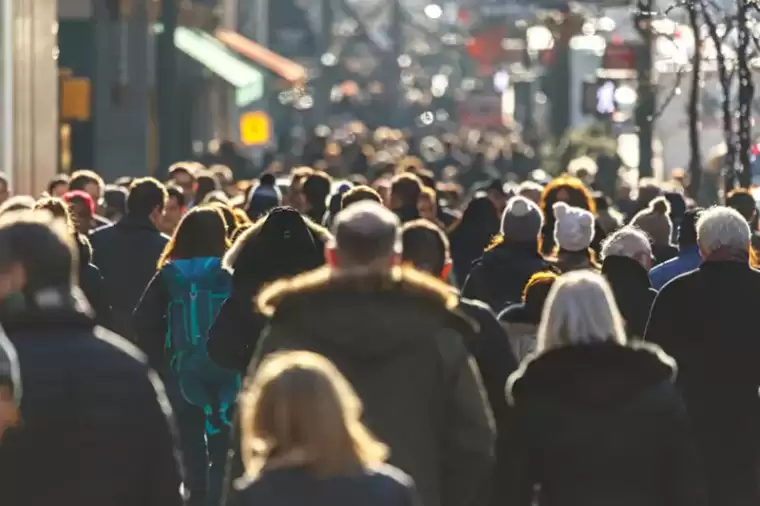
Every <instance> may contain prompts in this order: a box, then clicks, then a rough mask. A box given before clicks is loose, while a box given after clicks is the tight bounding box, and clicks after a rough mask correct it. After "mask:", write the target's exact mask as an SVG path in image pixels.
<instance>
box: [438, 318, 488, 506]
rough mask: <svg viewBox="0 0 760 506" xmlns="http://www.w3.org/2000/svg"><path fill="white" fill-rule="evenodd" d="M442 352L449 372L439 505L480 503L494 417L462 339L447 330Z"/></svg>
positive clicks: (486, 483) (486, 470) (484, 495)
mask: <svg viewBox="0 0 760 506" xmlns="http://www.w3.org/2000/svg"><path fill="white" fill-rule="evenodd" d="M441 348H442V350H441V351H442V355H443V360H444V364H445V366H446V368H447V369H448V370H449V371H451V376H450V381H449V383H448V385H446V387H445V388H446V391H445V396H446V401H445V410H446V412H445V413H444V414H443V420H445V421H446V422H445V423H446V425H445V432H444V445H445V446H444V452H445V453H444V456H443V462H442V464H443V466H442V469H443V477H442V480H441V482H442V483H443V488H442V491H441V497H442V502H441V504H442V506H449V505H458V506H459V505H463V506H467V505H474V504H481V503H482V501H483V500H485V499H486V497H487V494H488V493H489V490H488V488H489V486H490V483H491V476H492V473H493V463H494V442H495V431H494V426H493V416H492V414H491V410H490V408H489V406H488V401H487V400H486V396H485V393H484V389H483V385H482V381H481V379H480V374H479V373H478V370H477V366H476V365H475V361H474V360H473V359H472V358H471V357H470V356H469V354H468V353H467V350H466V349H465V347H464V343H463V341H462V336H460V335H459V334H458V333H453V332H448V331H447V332H446V335H445V336H444V337H443V339H442V340H441Z"/></svg>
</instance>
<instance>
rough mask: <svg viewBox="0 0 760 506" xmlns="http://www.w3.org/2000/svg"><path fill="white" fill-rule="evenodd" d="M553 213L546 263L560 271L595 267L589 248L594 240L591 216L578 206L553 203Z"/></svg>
mask: <svg viewBox="0 0 760 506" xmlns="http://www.w3.org/2000/svg"><path fill="white" fill-rule="evenodd" d="M552 211H553V214H554V219H555V221H554V244H555V247H554V252H553V256H552V258H550V259H549V262H550V263H552V264H553V265H554V267H555V268H556V269H557V270H558V271H559V272H562V273H565V272H570V271H577V270H581V269H593V270H599V269H600V268H601V266H600V265H599V264H598V263H597V262H596V254H595V253H594V251H592V250H591V248H590V246H591V241H593V239H594V232H595V230H596V229H595V226H594V225H595V220H594V215H593V214H591V213H590V212H589V211H586V210H585V209H582V208H580V207H572V206H569V205H567V204H565V203H564V202H556V203H555V204H554V206H553V207H552Z"/></svg>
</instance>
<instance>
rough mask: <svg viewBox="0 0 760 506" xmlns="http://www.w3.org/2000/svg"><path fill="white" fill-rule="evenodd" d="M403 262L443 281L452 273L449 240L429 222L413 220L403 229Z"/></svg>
mask: <svg viewBox="0 0 760 506" xmlns="http://www.w3.org/2000/svg"><path fill="white" fill-rule="evenodd" d="M401 241H402V251H403V254H402V261H403V262H404V263H409V264H412V266H414V268H416V269H419V270H421V271H424V272H427V273H428V274H431V275H433V276H435V277H438V278H441V279H443V280H446V279H448V277H449V273H450V272H451V257H450V256H449V252H450V247H449V239H448V238H447V237H446V234H445V233H443V231H442V230H441V229H440V228H439V227H437V226H436V225H435V224H433V223H431V222H430V221H428V220H425V219H420V220H413V221H410V222H407V223H405V224H404V226H403V227H401Z"/></svg>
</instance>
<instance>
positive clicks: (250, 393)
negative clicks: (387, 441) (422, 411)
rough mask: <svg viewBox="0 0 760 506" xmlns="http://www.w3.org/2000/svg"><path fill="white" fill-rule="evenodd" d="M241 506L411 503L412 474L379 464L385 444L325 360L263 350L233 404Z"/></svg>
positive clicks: (407, 505)
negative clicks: (240, 465)
mask: <svg viewBox="0 0 760 506" xmlns="http://www.w3.org/2000/svg"><path fill="white" fill-rule="evenodd" d="M240 409H241V413H240V417H241V434H242V438H241V456H242V460H243V466H244V469H245V475H244V476H243V478H241V479H240V480H238V483H237V486H238V488H239V489H241V499H242V501H241V503H240V504H241V505H242V506H254V505H256V506H258V505H263V504H265V505H267V506H275V505H286V506H291V505H292V506H296V505H302V504H309V505H310V506H343V505H345V506H357V505H362V506H375V505H376V506H395V505H399V506H402V505H403V506H418V505H419V504H420V503H419V501H418V500H417V498H416V492H415V490H414V484H413V482H412V479H411V478H410V477H408V476H407V475H405V474H404V473H403V472H401V471H399V470H398V469H395V468H393V467H391V466H388V465H386V464H385V463H384V462H385V459H386V457H387V455H388V449H387V447H386V446H385V445H384V444H382V443H380V442H379V441H377V440H376V439H375V438H374V437H373V436H372V435H371V434H370V433H369V431H368V430H367V429H366V427H364V425H362V423H361V421H360V417H361V411H362V406H361V402H360V401H359V399H358V397H357V396H356V393H354V391H353V389H352V388H351V386H350V385H349V384H348V382H347V381H346V380H345V378H344V377H343V376H342V375H341V374H340V372H338V370H337V369H336V368H335V366H334V365H332V363H330V362H329V361H328V360H327V359H326V358H324V357H322V356H320V355H317V354H314V353H311V352H305V351H297V352H284V353H277V354H274V355H271V356H270V357H269V358H268V359H266V360H265V361H264V362H263V363H262V365H261V366H260V367H259V369H258V373H257V374H256V376H255V377H254V378H253V380H252V382H251V384H250V386H249V387H248V388H247V390H246V391H245V392H244V394H243V395H242V398H241V403H240Z"/></svg>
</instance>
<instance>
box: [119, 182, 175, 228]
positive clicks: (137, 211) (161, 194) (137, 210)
mask: <svg viewBox="0 0 760 506" xmlns="http://www.w3.org/2000/svg"><path fill="white" fill-rule="evenodd" d="M166 199H167V195H166V188H165V187H164V185H162V184H161V183H159V182H158V181H157V180H156V179H154V178H152V177H144V178H139V179H135V180H134V181H132V184H131V185H130V187H129V196H128V197H127V212H129V214H130V215H133V216H139V217H141V218H146V217H148V216H150V214H151V213H152V212H153V210H154V209H156V208H158V209H163V208H164V207H166Z"/></svg>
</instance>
